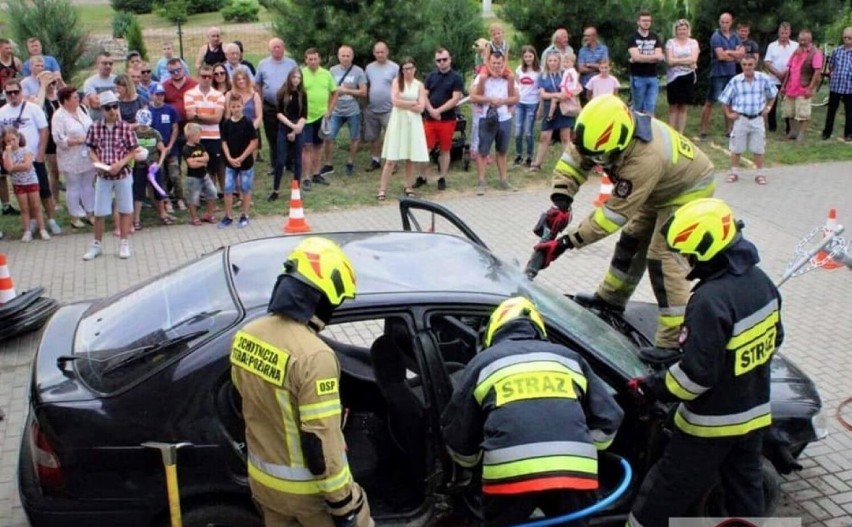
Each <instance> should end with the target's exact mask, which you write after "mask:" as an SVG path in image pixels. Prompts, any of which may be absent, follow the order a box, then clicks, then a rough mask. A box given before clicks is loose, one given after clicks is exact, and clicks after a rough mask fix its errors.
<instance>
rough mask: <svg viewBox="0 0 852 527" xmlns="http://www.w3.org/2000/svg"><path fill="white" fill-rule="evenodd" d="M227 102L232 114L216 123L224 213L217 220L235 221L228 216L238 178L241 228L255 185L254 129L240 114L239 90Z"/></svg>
mask: <svg viewBox="0 0 852 527" xmlns="http://www.w3.org/2000/svg"><path fill="white" fill-rule="evenodd" d="M226 104H227V105H228V112H229V114H230V115H231V117H229V118H228V119H225V120H224V121H222V124H220V125H219V132H220V134H221V136H222V155H223V157H224V158H225V189H224V192H225V216H224V217H223V218H222V220H221V221H220V222H219V228H220V229H224V228H225V227H230V226H231V224H232V223H233V222H234V220H233V219H232V218H231V214H232V207H233V203H234V197H233V194H234V188H235V187H236V181H237V178H240V200H242V202H243V205H242V214H240V221H239V223H238V224H237V226H238V227H239V228H240V229H242V228H245V227H247V226H248V224H249V210H250V209H251V191H252V186H253V185H254V155H253V153H254V151H255V150H257V129H256V128H255V127H254V124H253V123H252V122H251V120H249V118H248V117H246V116H245V115H244V114H243V98H242V97H240V95H239V94H238V93H231V96H230V97H228V100H227V101H226Z"/></svg>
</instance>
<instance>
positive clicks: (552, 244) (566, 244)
mask: <svg viewBox="0 0 852 527" xmlns="http://www.w3.org/2000/svg"><path fill="white" fill-rule="evenodd" d="M573 248H574V244H573V243H571V240H570V239H569V238H568V236H563V237H561V238H556V239H555V240H550V241H547V242H541V243H537V244H536V245H535V247H533V249H534V250H536V251H540V252H541V253H543V254H544V265H542V267H541V268H542V269H546V268H547V266H549V265H550V263H551V262H553V260H556V259H557V258H559V257H560V256H562V253H564V252H565V251H567V250H568V249H573Z"/></svg>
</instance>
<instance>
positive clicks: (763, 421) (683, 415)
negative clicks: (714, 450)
mask: <svg viewBox="0 0 852 527" xmlns="http://www.w3.org/2000/svg"><path fill="white" fill-rule="evenodd" d="M674 420H675V426H677V427H678V428H680V429H681V430H683V431H684V432H685V433H687V434H689V435H693V436H697V437H731V436H742V435H746V434H748V433H749V432H753V431H754V430H758V429H760V428H764V427H767V426H769V425H771V424H772V413H771V411H770V405H769V403H765V404H761V405H758V406H755V407H754V408H752V409H750V410H747V411H745V412H740V413H737V414H729V415H701V414H696V413H693V412H691V411H689V410H688V409H687V408H686V406H684V405H683V404H681V405H680V407H678V410H677V413H676V414H675V419H674Z"/></svg>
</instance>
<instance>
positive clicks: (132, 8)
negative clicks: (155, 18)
mask: <svg viewBox="0 0 852 527" xmlns="http://www.w3.org/2000/svg"><path fill="white" fill-rule="evenodd" d="M110 4H112V8H113V10H114V11H116V12H119V11H127V12H129V13H136V14H137V15H144V14H145V13H150V12H151V11H153V9H154V0H110Z"/></svg>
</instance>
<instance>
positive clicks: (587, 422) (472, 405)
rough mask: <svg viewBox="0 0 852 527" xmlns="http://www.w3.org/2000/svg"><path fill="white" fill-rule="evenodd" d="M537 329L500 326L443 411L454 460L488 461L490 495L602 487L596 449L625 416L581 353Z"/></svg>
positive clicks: (521, 324)
mask: <svg viewBox="0 0 852 527" xmlns="http://www.w3.org/2000/svg"><path fill="white" fill-rule="evenodd" d="M537 335H538V334H537V333H536V332H535V330H534V328H533V326H532V325H531V324H530V323H529V322H528V321H526V320H519V321H513V322H510V323H509V324H507V325H506V327H505V328H504V329H501V330H500V331H499V332H498V333H497V335H496V336H495V341H496V342H495V344H493V345H492V346H491V347H489V348H487V349H486V350H484V351H483V352H482V353H480V354H479V355H477V356H476V357H474V358H473V360H471V361H470V363H469V364H468V365H467V366H466V367H465V369H464V373H463V375H462V378H461V380H460V382H459V384H458V388H457V389H456V391H455V393H453V397H452V400H451V401H450V404H449V405H448V406H447V408H446V409H445V410H444V413H443V416H442V429H443V433H444V440H445V442H446V445H447V448H448V450H449V452H450V454H451V456H452V457H453V459H454V460H455V461H456V462H457V463H459V464H460V465H462V466H466V467H471V466H474V465H476V464H477V463H478V462H479V460H480V458H481V459H482V464H483V466H482V490H483V492H485V493H489V494H522V493H527V492H535V491H541V490H550V489H583V490H588V489H596V488H597V487H598V477H597V468H598V467H597V450H598V449H601V450H602V449H605V448H607V447H608V446H609V444H610V443H611V442H612V440H613V438H614V437H615V433H616V431H617V430H618V426H619V425H620V424H621V419H622V418H623V416H624V412H623V411H622V410H621V408H620V407H619V406H618V404H617V403H616V402H615V400H614V399H613V398H612V396H611V395H610V393H609V392H608V391H607V388H606V386H605V385H604V383H603V381H601V380H600V379H599V378H598V376H597V375H595V373H594V372H593V371H592V370H591V368H589V366H588V364H586V362H585V361H584V360H583V359H582V357H580V356H579V355H578V354H577V353H575V352H573V351H572V350H569V349H568V348H565V347H564V346H559V345H556V344H551V343H549V342H546V341H542V340H538V338H537Z"/></svg>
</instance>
